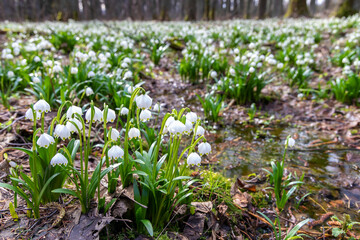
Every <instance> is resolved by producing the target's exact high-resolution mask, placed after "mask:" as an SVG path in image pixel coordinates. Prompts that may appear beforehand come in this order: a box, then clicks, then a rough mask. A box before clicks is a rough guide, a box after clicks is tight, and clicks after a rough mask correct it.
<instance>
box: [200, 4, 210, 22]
mask: <svg viewBox="0 0 360 240" xmlns="http://www.w3.org/2000/svg"><path fill="white" fill-rule="evenodd" d="M202 19H203V20H204V21H209V20H210V0H204V12H203V16H202Z"/></svg>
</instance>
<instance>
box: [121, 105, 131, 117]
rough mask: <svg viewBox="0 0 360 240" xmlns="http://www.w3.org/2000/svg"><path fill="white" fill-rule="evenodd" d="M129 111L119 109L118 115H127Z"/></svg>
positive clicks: (124, 108)
mask: <svg viewBox="0 0 360 240" xmlns="http://www.w3.org/2000/svg"><path fill="white" fill-rule="evenodd" d="M128 113H129V109H127V108H126V107H123V108H121V111H120V115H128Z"/></svg>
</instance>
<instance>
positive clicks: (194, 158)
mask: <svg viewBox="0 0 360 240" xmlns="http://www.w3.org/2000/svg"><path fill="white" fill-rule="evenodd" d="M186 162H187V164H188V165H189V166H194V165H197V166H200V163H201V157H200V156H199V154H197V153H194V152H193V153H191V154H190V155H189V156H188V157H187V159H186Z"/></svg>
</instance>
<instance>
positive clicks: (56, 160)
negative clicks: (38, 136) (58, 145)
mask: <svg viewBox="0 0 360 240" xmlns="http://www.w3.org/2000/svg"><path fill="white" fill-rule="evenodd" d="M67 163H68V160H67V159H66V157H65V156H64V155H62V154H61V153H57V154H55V156H54V157H53V158H52V159H51V161H50V164H51V165H52V166H53V167H54V166H55V165H61V164H64V165H67Z"/></svg>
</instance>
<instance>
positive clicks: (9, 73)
mask: <svg viewBox="0 0 360 240" xmlns="http://www.w3.org/2000/svg"><path fill="white" fill-rule="evenodd" d="M14 76H15V74H14V72H13V71H8V73H7V77H8V78H12V77H14Z"/></svg>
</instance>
